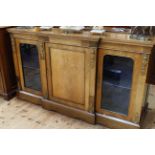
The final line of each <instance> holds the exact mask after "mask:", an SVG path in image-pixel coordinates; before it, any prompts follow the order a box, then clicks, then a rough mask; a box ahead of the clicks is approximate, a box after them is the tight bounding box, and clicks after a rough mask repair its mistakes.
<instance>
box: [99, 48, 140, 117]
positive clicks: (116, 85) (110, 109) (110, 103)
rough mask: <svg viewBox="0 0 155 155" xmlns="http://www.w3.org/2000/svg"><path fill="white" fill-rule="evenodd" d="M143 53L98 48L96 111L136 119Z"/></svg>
mask: <svg viewBox="0 0 155 155" xmlns="http://www.w3.org/2000/svg"><path fill="white" fill-rule="evenodd" d="M140 63H141V56H140V54H136V53H128V52H121V51H120V52H119V51H111V50H102V49H100V50H99V54H98V79H97V98H96V112H97V113H100V114H105V115H109V116H114V117H118V118H122V119H125V120H133V119H134V117H136V116H135V115H134V111H133V110H134V108H135V107H134V106H135V105H136V103H135V102H136V92H137V84H138V77H139V72H140V69H141V68H140Z"/></svg>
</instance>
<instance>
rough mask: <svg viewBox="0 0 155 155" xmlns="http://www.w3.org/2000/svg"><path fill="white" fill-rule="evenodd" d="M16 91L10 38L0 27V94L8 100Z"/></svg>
mask: <svg viewBox="0 0 155 155" xmlns="http://www.w3.org/2000/svg"><path fill="white" fill-rule="evenodd" d="M15 92H16V77H15V71H14V65H13V58H12V50H11V40H10V37H9V33H8V32H7V31H6V27H0V95H1V96H3V97H4V99H6V100H9V99H10V98H12V97H13V96H14V95H15Z"/></svg>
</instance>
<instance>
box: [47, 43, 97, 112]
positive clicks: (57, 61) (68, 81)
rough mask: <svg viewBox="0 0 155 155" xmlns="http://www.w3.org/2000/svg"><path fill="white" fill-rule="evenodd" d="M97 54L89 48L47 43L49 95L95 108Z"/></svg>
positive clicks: (58, 99)
mask: <svg viewBox="0 0 155 155" xmlns="http://www.w3.org/2000/svg"><path fill="white" fill-rule="evenodd" d="M95 56H96V52H95V51H94V50H92V49H88V48H81V47H74V46H66V45H59V44H50V43H49V44H46V61H47V70H48V74H47V75H48V88H49V97H50V99H51V100H55V101H59V102H60V103H61V104H66V105H69V106H72V107H76V108H80V109H84V110H87V111H93V107H92V105H93V104H94V91H95V62H94V61H96V60H95ZM92 60H94V61H92Z"/></svg>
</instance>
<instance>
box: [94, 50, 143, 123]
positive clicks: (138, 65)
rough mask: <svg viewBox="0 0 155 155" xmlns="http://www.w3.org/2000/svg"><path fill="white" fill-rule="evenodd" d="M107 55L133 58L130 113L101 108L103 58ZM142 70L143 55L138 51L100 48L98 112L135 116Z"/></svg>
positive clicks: (121, 117)
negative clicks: (124, 113) (125, 113)
mask: <svg viewBox="0 0 155 155" xmlns="http://www.w3.org/2000/svg"><path fill="white" fill-rule="evenodd" d="M105 55H112V56H120V57H126V58H131V59H132V60H133V62H134V63H133V75H132V86H131V93H130V102H129V108H128V109H129V110H128V115H123V114H119V113H117V112H112V111H108V110H106V109H103V108H100V107H101V101H102V78H103V74H104V73H103V58H104V56H105ZM140 70H141V55H140V54H138V53H131V52H124V51H114V50H108V49H99V51H98V69H97V88H96V107H95V108H96V112H97V113H100V114H105V115H109V116H112V117H117V118H120V119H124V120H128V121H130V120H132V119H133V117H135V116H134V115H133V114H134V108H135V105H136V103H135V101H136V99H135V98H136V93H137V89H138V88H137V86H138V78H139V72H140Z"/></svg>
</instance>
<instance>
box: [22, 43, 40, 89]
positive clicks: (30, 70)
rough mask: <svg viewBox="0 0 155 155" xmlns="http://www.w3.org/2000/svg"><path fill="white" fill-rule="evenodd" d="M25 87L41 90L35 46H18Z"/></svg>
mask: <svg viewBox="0 0 155 155" xmlns="http://www.w3.org/2000/svg"><path fill="white" fill-rule="evenodd" d="M20 52H21V60H22V67H23V75H24V82H25V87H27V88H30V89H34V90H38V91H40V90H41V82H40V81H41V80H40V68H39V58H38V49H37V47H36V45H32V44H20Z"/></svg>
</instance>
